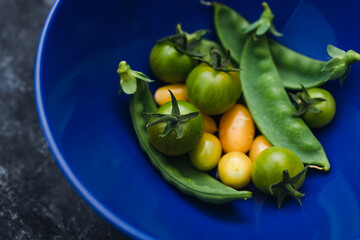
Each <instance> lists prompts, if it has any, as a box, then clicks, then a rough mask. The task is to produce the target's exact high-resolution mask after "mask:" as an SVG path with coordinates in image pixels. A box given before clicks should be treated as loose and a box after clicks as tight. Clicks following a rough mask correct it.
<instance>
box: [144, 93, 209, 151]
mask: <svg viewBox="0 0 360 240" xmlns="http://www.w3.org/2000/svg"><path fill="white" fill-rule="evenodd" d="M177 104H178V107H179V111H180V114H181V115H186V114H189V113H193V112H198V109H197V108H196V107H195V106H194V105H192V104H191V103H189V102H185V101H181V100H180V101H177ZM171 112H172V102H167V103H165V104H164V105H162V106H160V107H159V108H158V110H157V111H156V114H171ZM154 120H155V119H150V122H152V121H154ZM166 126H167V123H165V122H160V123H157V124H155V125H152V126H149V127H148V129H147V132H148V137H149V141H150V143H151V144H152V145H153V146H154V147H155V148H156V149H157V150H158V151H159V152H161V153H163V154H165V155H170V156H179V155H182V154H185V153H187V152H189V151H190V150H191V149H193V148H194V147H195V146H196V144H197V143H198V142H199V141H200V139H201V137H202V135H203V132H204V120H203V118H202V116H201V114H198V115H197V116H196V117H195V118H192V119H190V120H189V121H186V122H183V123H182V133H183V135H182V137H181V138H178V135H177V132H176V131H175V130H173V131H171V132H169V133H168V134H166V135H165V136H162V134H163V132H164V129H165V127H166Z"/></svg>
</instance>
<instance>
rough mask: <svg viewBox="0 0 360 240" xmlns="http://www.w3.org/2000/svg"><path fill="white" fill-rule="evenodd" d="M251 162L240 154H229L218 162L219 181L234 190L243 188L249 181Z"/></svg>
mask: <svg viewBox="0 0 360 240" xmlns="http://www.w3.org/2000/svg"><path fill="white" fill-rule="evenodd" d="M251 167H252V162H251V160H250V158H249V157H248V156H246V155H245V154H244V153H242V152H230V153H227V154H225V155H224V156H223V157H222V158H221V159H220V161H219V164H218V173H219V178H220V180H221V181H222V182H223V183H224V184H226V185H228V186H230V187H232V188H235V189H239V188H243V187H245V186H246V185H248V184H249V182H250V180H251Z"/></svg>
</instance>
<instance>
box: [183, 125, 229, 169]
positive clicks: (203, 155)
mask: <svg viewBox="0 0 360 240" xmlns="http://www.w3.org/2000/svg"><path fill="white" fill-rule="evenodd" d="M221 153H222V149H221V143H220V141H219V139H218V138H217V137H215V136H214V135H213V134H211V133H206V132H205V133H204V134H203V136H202V138H201V139H200V141H199V143H198V144H197V145H196V146H195V148H193V149H192V150H191V151H190V152H189V158H190V161H191V163H192V164H193V165H194V166H195V167H196V168H197V169H199V170H201V171H209V170H211V169H213V168H214V167H216V165H217V164H218V162H219V160H220V157H221Z"/></svg>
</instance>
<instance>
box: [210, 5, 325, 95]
mask: <svg viewBox="0 0 360 240" xmlns="http://www.w3.org/2000/svg"><path fill="white" fill-rule="evenodd" d="M213 5H214V11H215V13H214V23H215V29H216V32H217V35H218V37H219V39H220V42H221V44H222V45H223V47H224V48H225V49H230V51H231V54H232V55H231V56H232V58H233V60H234V61H235V62H237V63H238V64H240V60H241V53H242V50H243V47H244V44H245V41H246V39H248V37H249V35H250V34H251V32H247V31H246V29H247V27H248V26H249V25H250V24H249V22H248V21H247V20H246V19H245V18H244V17H242V16H241V15H240V14H239V13H237V12H236V11H235V10H233V9H231V8H230V7H228V6H225V5H223V4H220V3H213ZM269 42H270V49H271V53H272V55H273V58H274V62H275V64H276V67H277V68H278V72H279V75H280V78H281V80H282V82H283V85H284V86H285V87H286V88H288V89H293V90H301V86H300V84H302V85H304V86H305V87H306V88H309V87H315V86H320V85H322V84H324V83H325V82H326V81H327V80H328V79H327V74H326V73H324V72H323V71H321V69H322V68H323V67H324V65H325V63H326V62H324V61H319V60H316V59H313V58H310V57H307V56H305V55H303V54H300V53H298V52H295V51H293V50H291V49H290V48H287V47H285V46H284V45H282V44H280V43H278V42H276V41H274V40H269ZM241 65H242V63H241Z"/></svg>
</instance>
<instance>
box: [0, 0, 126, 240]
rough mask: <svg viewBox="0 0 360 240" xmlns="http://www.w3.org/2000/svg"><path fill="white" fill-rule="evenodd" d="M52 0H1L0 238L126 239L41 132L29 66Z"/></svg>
mask: <svg viewBox="0 0 360 240" xmlns="http://www.w3.org/2000/svg"><path fill="white" fill-rule="evenodd" d="M52 3H53V0H36V1H28V0H0V239H46V240H49V239H57V240H58V239H126V237H125V236H124V235H123V234H122V233H120V232H119V231H118V230H117V229H115V228H113V227H112V226H111V225H109V224H108V223H107V222H106V221H105V220H103V219H102V218H101V217H100V216H98V215H97V214H96V213H95V212H94V211H93V210H92V209H91V208H90V207H89V206H88V205H87V204H86V203H85V202H84V201H83V200H82V199H81V198H80V196H79V195H78V194H77V192H76V191H75V190H74V189H73V188H72V187H71V186H70V185H69V183H68V182H67V180H66V178H65V176H64V175H63V174H62V173H61V172H60V169H59V167H58V166H57V164H56V163H55V162H54V160H53V158H52V156H51V154H50V152H49V149H48V147H47V145H46V142H45V140H44V138H43V135H42V132H41V129H40V124H39V121H38V117H37V113H36V108H35V100H34V93H33V90H34V88H33V71H34V70H33V66H34V58H35V52H36V47H37V42H38V39H39V36H40V32H41V28H42V25H43V23H44V21H45V18H46V16H47V14H48V12H49V10H50V7H51V5H52Z"/></svg>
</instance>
